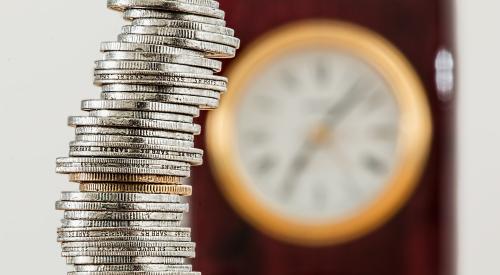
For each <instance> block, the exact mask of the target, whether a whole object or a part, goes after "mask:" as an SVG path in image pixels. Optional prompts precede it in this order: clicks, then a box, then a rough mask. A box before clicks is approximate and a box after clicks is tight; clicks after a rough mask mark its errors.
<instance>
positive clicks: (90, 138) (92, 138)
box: [75, 135, 194, 148]
mask: <svg viewBox="0 0 500 275" xmlns="http://www.w3.org/2000/svg"><path fill="white" fill-rule="evenodd" d="M75 141H85V142H100V143H103V142H113V143H116V142H126V143H144V144H154V145H167V146H176V147H186V148H193V147H194V142H192V141H186V140H178V139H166V138H149V137H138V136H119V135H76V136H75Z"/></svg>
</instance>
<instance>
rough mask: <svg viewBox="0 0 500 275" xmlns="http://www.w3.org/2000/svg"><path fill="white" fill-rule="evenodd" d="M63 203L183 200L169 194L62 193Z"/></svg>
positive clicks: (167, 201) (170, 201) (164, 201)
mask: <svg viewBox="0 0 500 275" xmlns="http://www.w3.org/2000/svg"><path fill="white" fill-rule="evenodd" d="M61 201H87V202H134V203H136V202H163V203H180V202H181V201H182V198H181V196H178V195H168V194H137V193H86V192H62V193H61Z"/></svg>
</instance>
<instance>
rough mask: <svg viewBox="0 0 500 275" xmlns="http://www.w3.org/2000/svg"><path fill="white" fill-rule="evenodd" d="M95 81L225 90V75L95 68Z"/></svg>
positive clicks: (105, 83) (99, 84)
mask: <svg viewBox="0 0 500 275" xmlns="http://www.w3.org/2000/svg"><path fill="white" fill-rule="evenodd" d="M94 83H95V84H96V85H98V86H102V85H109V84H147V85H157V86H173V87H186V88H196V89H207V90H214V91H221V92H225V91H226V90H227V79H226V78H225V77H220V76H213V75H201V74H187V73H182V74H181V73H169V72H161V71H154V72H153V71H133V70H95V71H94Z"/></svg>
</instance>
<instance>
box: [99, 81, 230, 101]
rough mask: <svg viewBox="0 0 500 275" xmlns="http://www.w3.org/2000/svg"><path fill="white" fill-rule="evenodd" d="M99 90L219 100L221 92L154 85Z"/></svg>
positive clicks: (108, 86)
mask: <svg viewBox="0 0 500 275" xmlns="http://www.w3.org/2000/svg"><path fill="white" fill-rule="evenodd" d="M101 89H102V92H103V93H114V92H130V93H152V94H179V95H192V96H199V97H209V98H215V99H220V95H221V92H219V91H213V90H207V89H195V88H182V87H170V86H155V85H128V84H110V85H104V86H102V87H101Z"/></svg>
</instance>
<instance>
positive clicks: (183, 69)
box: [95, 60, 214, 75]
mask: <svg viewBox="0 0 500 275" xmlns="http://www.w3.org/2000/svg"><path fill="white" fill-rule="evenodd" d="M95 63H96V67H95V69H96V70H138V71H161V72H163V71H165V72H171V73H190V74H207V75H211V74H213V73H214V71H213V70H210V69H205V68H200V67H194V66H189V65H179V64H172V63H160V62H151V61H135V60H98V61H96V62H95Z"/></svg>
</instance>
